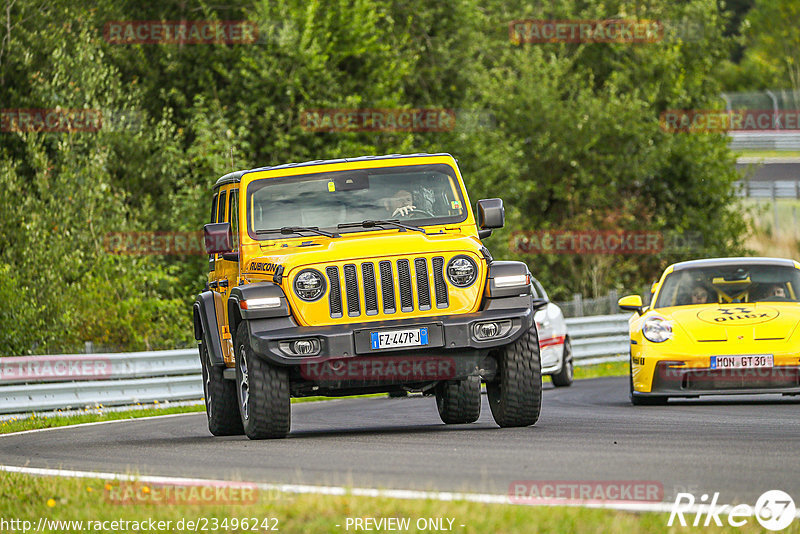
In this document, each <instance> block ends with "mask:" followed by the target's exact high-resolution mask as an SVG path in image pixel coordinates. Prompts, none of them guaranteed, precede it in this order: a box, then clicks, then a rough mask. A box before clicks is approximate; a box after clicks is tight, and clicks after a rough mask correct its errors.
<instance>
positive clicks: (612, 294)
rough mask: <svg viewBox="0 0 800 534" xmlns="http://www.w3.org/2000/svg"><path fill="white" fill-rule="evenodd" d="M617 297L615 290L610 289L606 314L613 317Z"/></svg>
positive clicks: (615, 310)
mask: <svg viewBox="0 0 800 534" xmlns="http://www.w3.org/2000/svg"><path fill="white" fill-rule="evenodd" d="M618 300H619V297H618V296H617V290H616V289H612V290H611V291H609V292H608V314H609V315H614V314H615V313H617V301H618Z"/></svg>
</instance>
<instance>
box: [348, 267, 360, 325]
mask: <svg viewBox="0 0 800 534" xmlns="http://www.w3.org/2000/svg"><path fill="white" fill-rule="evenodd" d="M344 288H345V291H347V315H349V316H350V317H356V316H358V315H361V305H360V304H359V302H358V277H357V276H356V266H355V265H353V264H352V263H349V264H347V265H345V266H344Z"/></svg>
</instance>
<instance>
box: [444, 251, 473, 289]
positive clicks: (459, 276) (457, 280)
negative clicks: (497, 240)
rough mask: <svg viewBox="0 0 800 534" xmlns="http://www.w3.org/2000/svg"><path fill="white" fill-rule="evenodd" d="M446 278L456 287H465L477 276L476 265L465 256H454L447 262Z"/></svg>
mask: <svg viewBox="0 0 800 534" xmlns="http://www.w3.org/2000/svg"><path fill="white" fill-rule="evenodd" d="M447 278H448V279H449V280H450V283H451V284H453V285H454V286H456V287H467V286H470V285H472V282H474V281H475V279H476V278H478V266H477V265H475V262H474V261H472V259H471V258H468V257H467V256H456V257H455V258H453V259H452V260H450V263H448V264H447Z"/></svg>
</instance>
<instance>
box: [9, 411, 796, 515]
mask: <svg viewBox="0 0 800 534" xmlns="http://www.w3.org/2000/svg"><path fill="white" fill-rule="evenodd" d="M165 417H166V416H165ZM0 471H4V472H6V473H21V474H26V475H35V476H60V477H66V478H92V479H101V480H119V481H125V482H146V483H149V484H165V485H174V486H196V485H204V484H205V485H214V486H219V485H233V486H235V485H247V486H251V485H254V486H255V487H257V488H258V489H260V490H263V491H280V492H284V493H304V494H316V495H356V496H359V497H382V498H390V499H422V500H434V501H466V502H475V503H482V504H516V505H518V506H519V505H522V506H569V507H584V508H602V509H606V510H619V511H626V512H662V513H669V512H670V511H671V510H672V503H668V502H614V501H606V502H581V501H559V500H547V501H541V502H536V501H531V502H524V503H514V502H512V500H511V498H509V496H508V495H496V494H489V493H456V492H447V491H419V490H401V489H374V488H347V487H344V486H311V485H305V484H268V483H263V482H247V481H231V480H216V479H204V478H184V477H166V476H154V475H141V476H137V475H125V474H122V473H104V472H94V471H74V470H68V469H46V468H40V467H19V466H13V465H0ZM718 506H720V507H721V506H723V505H721V504H718ZM730 508H732V507H729V508H728V509H729V510H730ZM701 509H702V511H704V510H705V508H704V507H702V505H701V506H693V507H691V508H683V509H682V510H683V512H684V513H686V514H695V513H697V512H698V511H701ZM720 515H727V514H726V513H722V514H720ZM796 516H797V517H800V511H798V512H797V514H796Z"/></svg>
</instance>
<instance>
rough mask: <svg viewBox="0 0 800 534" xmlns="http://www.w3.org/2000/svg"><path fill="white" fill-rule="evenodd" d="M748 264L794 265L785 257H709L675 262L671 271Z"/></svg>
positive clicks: (792, 261)
mask: <svg viewBox="0 0 800 534" xmlns="http://www.w3.org/2000/svg"><path fill="white" fill-rule="evenodd" d="M743 263H744V264H748V265H775V266H781V267H794V266H795V265H794V260H789V259H786V258H709V259H705V260H691V261H682V262H680V263H676V264H675V265H674V266H673V268H672V271H673V272H678V271H683V270H686V269H696V268H698V267H725V266H728V265H737V264H743Z"/></svg>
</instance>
